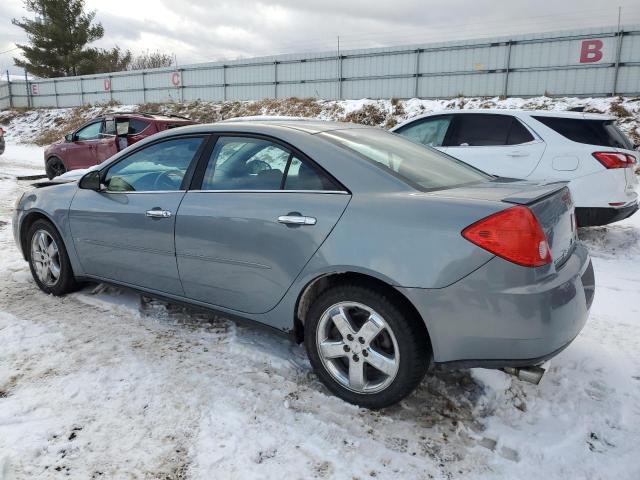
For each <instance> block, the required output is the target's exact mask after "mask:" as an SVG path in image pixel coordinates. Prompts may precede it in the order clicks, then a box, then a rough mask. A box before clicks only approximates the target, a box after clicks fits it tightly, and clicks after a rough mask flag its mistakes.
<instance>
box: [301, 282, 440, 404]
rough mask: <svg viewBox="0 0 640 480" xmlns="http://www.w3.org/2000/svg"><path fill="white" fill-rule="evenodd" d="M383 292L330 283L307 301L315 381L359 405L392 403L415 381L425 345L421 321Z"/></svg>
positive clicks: (423, 367)
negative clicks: (327, 287)
mask: <svg viewBox="0 0 640 480" xmlns="http://www.w3.org/2000/svg"><path fill="white" fill-rule="evenodd" d="M405 310H406V309H403V308H402V305H401V304H400V303H399V302H397V301H394V299H392V298H391V296H389V295H387V294H386V293H385V292H383V291H379V290H376V289H371V288H368V287H363V286H359V285H355V284H343V285H338V286H335V287H332V288H330V289H328V290H326V291H325V292H324V293H322V294H321V295H320V296H319V297H318V298H317V299H316V300H315V302H314V303H313V304H312V305H311V308H310V309H309V313H308V314H307V316H306V322H305V346H306V348H307V353H308V355H309V359H310V360H311V364H312V365H313V367H314V369H315V371H316V373H317V374H318V377H319V378H320V380H321V381H322V382H323V383H324V384H325V385H326V386H327V388H329V390H331V391H332V392H333V393H334V394H336V395H337V396H339V397H340V398H342V399H344V400H346V401H348V402H350V403H354V404H357V405H360V406H363V407H368V408H382V407H386V406H389V405H392V404H394V403H396V402H398V401H400V400H402V399H403V398H404V397H406V396H407V395H408V394H409V393H411V392H412V391H413V390H414V389H415V387H416V386H417V385H418V384H419V383H420V381H421V380H422V378H423V377H424V375H425V373H426V371H427V368H428V366H429V358H430V349H429V342H428V339H427V337H426V333H425V331H424V329H423V328H420V324H419V323H418V322H419V321H420V320H419V319H416V318H414V316H413V315H412V314H411V312H407V311H405Z"/></svg>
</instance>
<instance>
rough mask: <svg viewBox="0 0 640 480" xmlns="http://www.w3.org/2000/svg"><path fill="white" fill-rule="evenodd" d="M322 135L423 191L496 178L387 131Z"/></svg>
mask: <svg viewBox="0 0 640 480" xmlns="http://www.w3.org/2000/svg"><path fill="white" fill-rule="evenodd" d="M320 135H322V136H323V137H324V138H326V139H328V140H330V141H332V142H333V143H335V144H337V145H339V146H340V147H343V148H345V149H348V150H351V151H354V152H356V153H357V154H359V155H360V156H361V157H363V158H365V159H366V160H369V161H370V162H371V163H374V164H375V165H377V166H378V167H380V168H383V169H385V170H387V171H388V172H389V173H391V174H392V175H394V176H397V177H400V178H401V179H403V180H404V181H405V182H406V183H408V184H409V185H411V186H413V187H414V188H418V189H420V190H441V189H445V188H454V187H459V186H461V185H466V184H470V183H478V182H486V181H489V180H491V179H492V178H493V177H491V176H490V175H487V174H486V173H483V172H481V171H480V170H477V169H475V168H473V167H471V166H469V165H467V164H466V163H463V162H461V161H459V160H456V159H455V158H453V157H450V156H448V155H445V154H443V153H442V152H439V151H437V150H434V149H432V148H429V147H424V146H422V145H418V144H417V143H414V142H412V141H411V140H409V139H407V138H405V137H402V136H400V135H395V134H393V133H389V132H386V131H384V130H378V129H373V128H352V129H346V130H332V131H328V132H324V133H321V134H320Z"/></svg>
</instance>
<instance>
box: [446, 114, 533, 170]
mask: <svg viewBox="0 0 640 480" xmlns="http://www.w3.org/2000/svg"><path fill="white" fill-rule="evenodd" d="M453 117H454V118H453V123H452V125H451V127H450V128H449V131H448V133H447V137H446V139H445V142H444V145H445V147H446V149H445V150H444V151H446V153H448V154H449V155H451V156H453V157H455V158H458V159H460V160H462V161H464V162H466V163H468V164H470V165H473V166H474V167H476V168H478V169H480V170H483V171H485V172H487V173H490V174H491V175H497V176H499V177H509V178H526V177H527V176H529V174H531V172H533V170H534V169H535V168H536V166H537V165H538V162H539V161H540V159H541V158H542V154H543V153H544V150H545V143H544V142H543V141H542V140H539V139H537V138H535V137H534V135H533V134H532V133H531V132H530V131H529V129H528V128H527V127H525V126H524V125H523V124H522V122H520V121H519V120H518V119H517V118H516V117H514V116H511V115H500V114H486V113H459V114H455V115H454V116H453Z"/></svg>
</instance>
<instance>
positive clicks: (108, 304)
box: [0, 140, 640, 480]
mask: <svg viewBox="0 0 640 480" xmlns="http://www.w3.org/2000/svg"><path fill="white" fill-rule="evenodd" d="M41 172H42V150H41V148H39V147H33V146H20V145H16V144H15V143H14V141H13V140H11V141H10V142H9V144H8V145H7V151H6V152H5V154H4V155H2V156H0V480H13V479H27V478H29V479H30V478H44V479H46V478H60V477H62V476H67V477H69V478H78V479H85V478H94V479H99V478H104V479H120V478H122V479H129V478H144V479H146V478H148V479H185V478H193V479H214V478H216V479H218V478H219V479H236V478H237V479H247V478H337V479H343V478H347V479H351V478H354V479H355V478H358V479H364V478H374V477H375V478H382V479H387V478H388V479H397V478H408V479H428V478H447V479H449V478H464V479H473V478H502V479H534V478H545V479H562V480H566V479H574V478H576V479H578V478H579V479H612V478H615V479H629V480H632V479H638V478H640V461H638V453H639V452H640V450H639V447H638V445H640V323H639V319H640V214H638V215H636V216H635V217H632V218H631V219H630V220H627V221H624V222H620V223H618V224H615V225H612V226H609V227H606V228H593V229H584V230H583V231H581V237H582V238H583V240H584V241H585V242H586V243H587V245H588V246H589V248H590V250H591V252H592V256H593V262H594V266H595V271H596V283H597V291H596V297H595V302H594V305H593V308H592V312H591V317H590V319H589V321H588V323H587V325H586V327H585V329H584V331H583V332H582V334H581V335H580V336H579V337H578V338H577V340H576V341H575V342H574V343H573V344H572V345H571V346H570V347H569V348H568V349H567V350H565V351H564V352H562V353H561V354H560V355H559V356H558V357H557V358H555V359H554V360H553V361H552V363H551V369H550V371H549V372H548V373H547V375H546V376H545V379H544V381H543V383H542V385H540V386H538V387H535V386H531V385H528V384H525V383H522V382H519V381H517V380H513V379H512V378H511V377H509V376H507V375H505V374H503V373H501V372H498V371H490V370H480V369H476V370H472V371H459V372H441V371H437V372H434V373H433V374H432V375H430V376H429V377H428V378H427V379H425V381H424V382H423V383H422V385H421V386H420V387H419V388H418V390H417V391H416V392H415V393H414V394H413V395H411V396H410V397H409V398H408V399H407V400H406V401H404V402H402V403H401V404H400V405H397V406H395V407H393V408H389V409H386V410H384V411H379V412H372V411H368V410H364V409H360V408H357V407H355V406H352V405H349V404H346V403H344V402H342V401H340V400H338V399H337V398H335V397H333V396H332V395H330V394H329V393H328V392H327V391H326V389H325V388H323V386H322V385H321V384H320V383H319V382H318V380H317V379H316V378H315V376H314V375H313V374H312V372H311V370H310V366H309V363H308V361H307V358H306V354H305V352H304V349H303V348H302V347H300V346H298V345H295V344H294V343H291V342H289V341H287V340H285V339H282V338H280V337H277V336H273V335H271V334H269V333H265V332H263V331H261V330H258V329H254V328H248V327H241V326H238V325H236V324H234V323H232V322H230V321H227V320H225V319H223V318H219V317H215V316H208V315H203V314H201V313H195V312H192V311H188V310H185V309H182V308H178V307H175V306H172V305H167V304H164V303H160V302H157V301H149V300H146V299H143V298H141V297H140V296H139V295H137V294H135V293H132V292H128V291H120V290H114V289H111V288H109V289H102V288H97V289H96V287H95V286H89V287H87V288H86V289H85V290H84V291H82V292H79V293H76V294H73V295H70V296H67V297H64V298H56V297H52V296H47V295H44V294H43V293H41V292H40V291H39V290H38V289H37V287H36V286H35V284H34V282H33V281H32V280H31V276H30V273H29V271H28V267H27V264H26V263H25V262H24V261H23V260H22V258H21V257H20V254H19V253H18V251H17V249H16V247H15V246H14V243H13V239H12V235H11V225H10V222H11V218H10V213H11V209H12V207H13V204H14V201H15V198H16V196H17V194H18V193H19V192H20V191H22V190H25V189H27V188H29V186H28V184H29V182H28V181H20V180H17V179H16V176H17V175H25V174H38V173H41Z"/></svg>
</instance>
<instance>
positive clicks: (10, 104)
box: [7, 69, 13, 108]
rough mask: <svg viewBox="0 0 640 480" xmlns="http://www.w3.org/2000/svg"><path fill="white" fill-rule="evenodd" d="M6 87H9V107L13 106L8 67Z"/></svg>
mask: <svg viewBox="0 0 640 480" xmlns="http://www.w3.org/2000/svg"><path fill="white" fill-rule="evenodd" d="M7 88H8V89H9V108H13V95H12V94H11V79H10V77H9V69H7Z"/></svg>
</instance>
